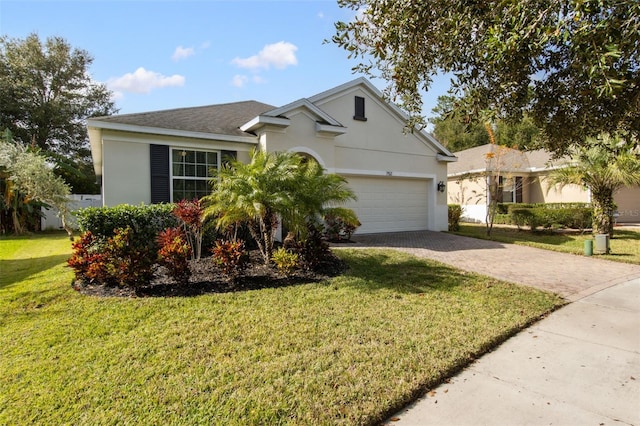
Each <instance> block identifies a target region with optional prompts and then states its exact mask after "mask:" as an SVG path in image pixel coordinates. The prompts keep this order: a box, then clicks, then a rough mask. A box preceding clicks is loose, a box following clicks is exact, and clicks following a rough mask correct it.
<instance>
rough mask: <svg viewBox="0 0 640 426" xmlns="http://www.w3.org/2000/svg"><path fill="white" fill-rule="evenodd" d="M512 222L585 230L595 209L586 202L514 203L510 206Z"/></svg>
mask: <svg viewBox="0 0 640 426" xmlns="http://www.w3.org/2000/svg"><path fill="white" fill-rule="evenodd" d="M509 215H510V217H511V222H512V223H513V224H514V225H517V226H518V228H520V227H523V226H529V228H530V229H531V230H532V231H534V230H536V228H539V227H542V228H544V229H551V228H571V229H580V230H583V229H585V228H586V227H588V226H589V225H590V224H591V218H592V215H593V209H591V208H590V207H586V205H585V204H584V203H564V204H562V203H555V204H549V205H546V204H535V205H531V204H529V205H524V204H512V205H511V206H510V207H509Z"/></svg>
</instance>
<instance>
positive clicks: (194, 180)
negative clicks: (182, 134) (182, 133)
mask: <svg viewBox="0 0 640 426" xmlns="http://www.w3.org/2000/svg"><path fill="white" fill-rule="evenodd" d="M219 159H220V155H219V153H218V152H216V151H194V150H187V149H172V150H171V187H172V200H173V201H174V202H177V201H180V200H193V199H194V198H201V197H204V196H205V195H208V194H209V193H210V189H209V183H208V182H209V179H211V177H212V169H213V170H214V171H215V170H218V167H219Z"/></svg>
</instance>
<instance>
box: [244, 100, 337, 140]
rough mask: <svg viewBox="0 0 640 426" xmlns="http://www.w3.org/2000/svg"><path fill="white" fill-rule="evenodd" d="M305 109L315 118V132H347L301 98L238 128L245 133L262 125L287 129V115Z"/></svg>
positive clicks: (320, 110)
mask: <svg viewBox="0 0 640 426" xmlns="http://www.w3.org/2000/svg"><path fill="white" fill-rule="evenodd" d="M299 108H305V109H306V110H307V111H309V112H311V114H312V115H314V116H315V118H316V131H318V132H324V133H330V134H334V135H340V134H342V133H345V132H346V131H347V128H346V127H344V126H343V125H342V124H340V122H339V121H338V120H336V119H335V118H333V117H331V116H330V115H329V114H327V113H326V112H325V111H323V110H322V109H320V108H319V107H318V106H316V105H314V104H313V103H311V102H310V101H309V100H308V99H306V98H302V99H298V100H297V101H294V102H291V103H289V104H287V105H284V106H282V107H280V108H276V109H273V110H270V111H266V112H265V113H263V114H260V115H259V116H257V117H255V118H253V119H252V120H251V121H249V122H247V123H245V124H244V125H242V126H240V129H241V130H243V131H245V132H253V131H255V130H257V129H259V128H260V127H262V126H264V125H268V124H269V125H274V126H280V127H287V126H288V125H289V119H288V117H289V115H290V113H291V112H293V111H295V110H297V109H299Z"/></svg>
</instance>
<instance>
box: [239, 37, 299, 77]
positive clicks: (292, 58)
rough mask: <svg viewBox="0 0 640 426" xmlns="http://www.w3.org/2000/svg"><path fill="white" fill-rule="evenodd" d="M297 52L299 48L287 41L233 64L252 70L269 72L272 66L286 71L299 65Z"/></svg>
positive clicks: (265, 48)
mask: <svg viewBox="0 0 640 426" xmlns="http://www.w3.org/2000/svg"><path fill="white" fill-rule="evenodd" d="M296 50H298V47H297V46H295V45H294V44H291V43H288V42H286V41H280V42H278V43H273V44H267V45H266V46H265V47H264V48H262V50H261V51H260V52H259V53H258V54H257V55H253V56H249V57H248V58H235V59H233V60H232V61H231V63H232V64H234V65H236V66H238V67H240V68H247V69H250V70H254V71H258V70H260V69H265V70H268V69H269V68H271V67H272V66H273V67H274V68H277V69H285V68H286V67H288V66H289V65H297V64H298V59H297V58H296Z"/></svg>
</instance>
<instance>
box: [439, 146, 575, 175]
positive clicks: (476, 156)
mask: <svg viewBox="0 0 640 426" xmlns="http://www.w3.org/2000/svg"><path fill="white" fill-rule="evenodd" d="M498 150H499V151H498ZM490 152H493V153H494V159H495V158H497V157H500V161H499V162H500V166H499V167H500V168H502V169H509V170H511V171H522V172H531V171H534V170H540V169H546V168H549V167H553V166H558V165H562V164H564V163H566V161H567V159H557V160H554V161H552V158H553V157H552V155H551V154H550V153H549V152H548V151H545V150H542V149H540V150H536V151H524V152H523V151H518V150H516V149H511V148H506V147H501V146H498V145H492V144H486V145H481V146H477V147H474V148H469V149H465V150H464V151H458V152H454V155H455V156H456V157H458V161H457V162H455V163H451V164H449V168H448V171H447V173H448V174H449V175H456V174H461V173H467V172H471V171H475V172H478V171H479V170H483V171H484V170H487V167H491V166H493V168H496V163H497V161H496V160H493V161H491V162H489V161H487V154H488V153H490Z"/></svg>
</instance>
